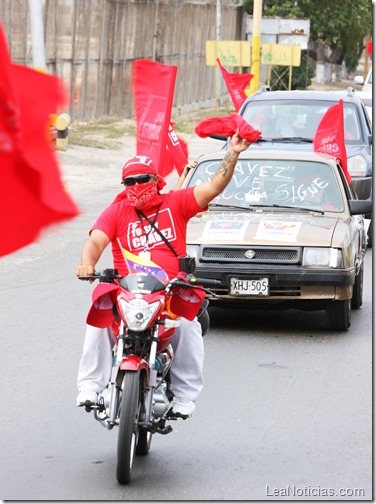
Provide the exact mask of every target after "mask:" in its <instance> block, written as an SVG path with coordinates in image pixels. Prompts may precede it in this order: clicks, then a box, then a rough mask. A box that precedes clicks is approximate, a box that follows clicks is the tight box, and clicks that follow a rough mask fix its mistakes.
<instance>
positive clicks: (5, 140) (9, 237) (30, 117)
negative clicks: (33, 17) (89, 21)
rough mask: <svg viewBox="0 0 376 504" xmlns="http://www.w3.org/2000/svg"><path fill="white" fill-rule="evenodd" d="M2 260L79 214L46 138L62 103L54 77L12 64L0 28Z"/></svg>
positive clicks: (61, 92) (62, 99)
mask: <svg viewBox="0 0 376 504" xmlns="http://www.w3.org/2000/svg"><path fill="white" fill-rule="evenodd" d="M0 75H1V79H0V103H1V107H0V166H1V171H2V181H1V189H0V191H1V192H0V213H1V215H2V218H1V219H0V236H1V237H2V238H1V240H0V256H3V255H6V254H10V253H12V252H14V251H16V250H18V249H20V248H22V247H25V246H26V245H29V244H30V243H32V242H33V241H35V240H36V239H37V237H38V235H39V233H40V231H41V230H42V228H44V227H46V226H48V225H50V224H53V223H57V222H60V221H63V220H66V219H70V218H72V217H75V216H76V215H77V214H78V213H79V210H78V208H77V206H76V205H75V203H74V202H73V200H72V199H71V198H70V196H69V195H68V193H67V191H66V189H65V187H64V184H63V181H62V179H61V175H60V170H59V164H58V160H57V156H56V153H55V151H54V150H53V149H52V147H51V142H50V140H49V138H48V135H47V132H48V125H49V117H50V114H51V113H54V112H56V111H57V110H58V108H59V107H60V106H62V105H63V103H64V100H65V98H64V93H63V89H62V83H61V82H60V80H59V79H57V78H56V77H54V76H52V75H46V74H42V73H40V72H37V71H35V70H32V69H31V68H27V67H24V66H20V65H15V64H13V63H12V62H11V60H10V56H9V53H8V48H7V44H6V39H5V35H4V32H3V29H2V27H1V25H0Z"/></svg>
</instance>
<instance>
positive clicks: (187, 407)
mask: <svg viewBox="0 0 376 504" xmlns="http://www.w3.org/2000/svg"><path fill="white" fill-rule="evenodd" d="M195 408H196V405H195V403H194V402H193V401H190V400H189V399H183V398H182V397H176V398H175V399H174V405H173V407H172V410H171V411H172V413H173V414H174V415H175V416H177V417H183V418H188V417H191V416H192V413H193V412H194V410H195Z"/></svg>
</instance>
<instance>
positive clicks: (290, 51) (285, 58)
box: [261, 44, 302, 66]
mask: <svg viewBox="0 0 376 504" xmlns="http://www.w3.org/2000/svg"><path fill="white" fill-rule="evenodd" d="M301 53H302V50H301V47H300V45H288V44H263V45H262V55H261V63H263V64H264V65H280V66H300V56H301Z"/></svg>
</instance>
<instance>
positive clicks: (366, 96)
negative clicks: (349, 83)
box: [356, 91, 372, 123]
mask: <svg viewBox="0 0 376 504" xmlns="http://www.w3.org/2000/svg"><path fill="white" fill-rule="evenodd" d="M356 94H357V95H358V96H359V98H360V99H361V100H362V102H363V103H364V105H365V107H366V110H367V112H368V117H369V119H370V121H371V123H372V93H370V92H363V91H358V92H357V93H356Z"/></svg>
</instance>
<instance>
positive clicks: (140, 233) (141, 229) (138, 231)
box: [127, 208, 176, 252]
mask: <svg viewBox="0 0 376 504" xmlns="http://www.w3.org/2000/svg"><path fill="white" fill-rule="evenodd" d="M148 217H149V219H150V221H151V222H153V220H154V218H155V214H153V215H149V216H148ZM157 221H158V222H156V223H155V226H156V227H157V228H158V229H159V231H160V232H161V234H162V235H163V236H164V237H165V238H166V239H167V241H169V242H173V241H175V240H176V230H175V224H174V219H173V217H172V214H171V211H170V209H169V208H165V209H164V210H160V212H159V213H158V219H157ZM127 243H128V249H129V250H132V251H134V252H137V251H138V250H143V249H144V247H145V246H146V247H147V248H148V249H149V250H151V249H153V248H154V247H158V245H161V244H162V245H165V243H164V241H163V239H162V237H161V236H160V234H159V233H158V232H157V231H156V229H155V228H154V227H153V226H151V225H150V224H149V223H148V221H147V220H146V219H142V222H140V221H139V220H137V221H135V222H131V223H130V224H129V227H128V230H127Z"/></svg>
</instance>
